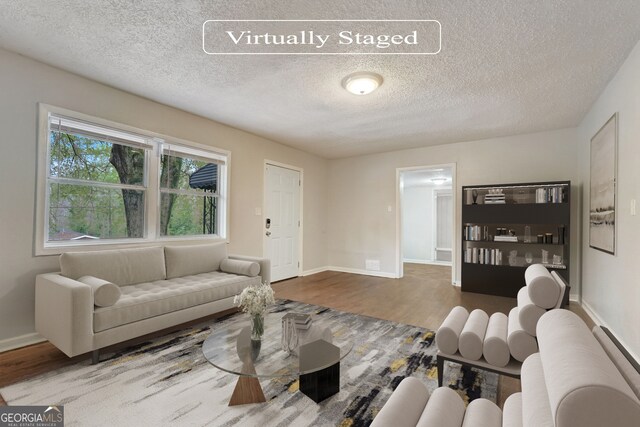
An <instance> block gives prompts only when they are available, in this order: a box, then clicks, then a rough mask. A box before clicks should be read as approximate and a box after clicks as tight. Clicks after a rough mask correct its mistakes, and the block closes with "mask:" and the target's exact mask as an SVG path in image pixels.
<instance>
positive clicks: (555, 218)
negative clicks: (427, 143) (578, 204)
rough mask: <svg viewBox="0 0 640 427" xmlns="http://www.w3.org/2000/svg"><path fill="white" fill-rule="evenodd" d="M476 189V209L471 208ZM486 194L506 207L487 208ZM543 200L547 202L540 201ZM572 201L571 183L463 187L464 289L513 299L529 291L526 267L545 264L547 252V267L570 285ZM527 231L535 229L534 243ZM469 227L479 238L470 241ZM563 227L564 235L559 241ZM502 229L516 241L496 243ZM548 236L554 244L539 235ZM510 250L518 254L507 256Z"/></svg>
mask: <svg viewBox="0 0 640 427" xmlns="http://www.w3.org/2000/svg"><path fill="white" fill-rule="evenodd" d="M540 189H543V190H540ZM474 190H475V194H476V196H477V198H476V202H477V204H473V193H474ZM487 195H489V196H488V197H487V200H488V199H491V198H493V199H494V200H495V198H498V199H500V198H501V195H504V203H492V204H485V203H484V200H485V199H484V198H485V196H487ZM545 195H546V196H548V198H549V201H547V202H542V201H541V199H542V198H544V196H545ZM536 197H539V198H538V202H537V203H536ZM570 200H571V182H570V181H552V182H533V183H518V184H496V185H473V186H464V187H462V276H461V282H462V290H463V291H464V292H475V293H482V294H490V295H498V296H505V297H512V298H514V297H516V295H517V293H518V291H519V290H520V288H522V287H523V286H525V281H524V271H525V270H526V268H527V267H528V266H529V265H530V264H536V263H541V262H542V261H543V260H542V251H543V250H545V251H548V252H549V259H548V261H547V263H545V266H546V267H547V268H549V270H550V271H556V272H557V273H558V274H559V275H560V276H562V277H563V278H564V279H565V281H566V282H567V283H569V270H570V259H571V257H570V236H571V227H570V219H571V205H570ZM526 226H529V227H530V229H531V241H530V242H525V241H524V239H525V227H526ZM468 227H475V228H476V231H478V230H480V236H475V239H472V240H469V239H467V237H468V236H467V232H468V231H469V230H468ZM478 227H479V228H478ZM562 227H563V228H564V235H563V236H560V233H561V230H562ZM498 228H503V229H504V228H506V229H507V230H508V231H510V232H512V233H513V234H515V235H516V236H517V238H518V241H517V242H502V241H494V240H493V239H494V237H495V235H496V233H497V232H498V231H497V229H498ZM546 233H552V235H553V238H552V241H553V243H549V242H547V243H544V242H543V243H538V242H537V235H538V234H542V235H544V234H546ZM474 251H475V252H476V255H477V257H474ZM511 251H516V256H515V257H510V256H509V254H510V252H511ZM500 254H502V258H501V260H500ZM527 255H529V256H527ZM554 255H556V256H560V257H561V264H559V265H554V264H553V256H554ZM480 258H483V259H482V260H481V259H480ZM527 259H530V260H531V262H528V261H527ZM485 260H488V263H483V261H485Z"/></svg>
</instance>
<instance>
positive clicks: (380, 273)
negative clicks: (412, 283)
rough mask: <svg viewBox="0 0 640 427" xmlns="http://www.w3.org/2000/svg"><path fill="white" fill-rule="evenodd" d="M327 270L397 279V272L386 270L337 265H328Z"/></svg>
mask: <svg viewBox="0 0 640 427" xmlns="http://www.w3.org/2000/svg"><path fill="white" fill-rule="evenodd" d="M327 270H331V271H338V272H340V273H353V274H362V275H364V276H375V277H386V278H387V279H397V278H398V275H397V274H396V273H388V272H386V271H372V270H361V269H359V268H347V267H336V266H334V265H332V266H329V267H327Z"/></svg>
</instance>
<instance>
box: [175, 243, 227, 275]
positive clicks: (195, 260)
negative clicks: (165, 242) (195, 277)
mask: <svg viewBox="0 0 640 427" xmlns="http://www.w3.org/2000/svg"><path fill="white" fill-rule="evenodd" d="M164 255H165V259H166V263H167V279H175V278H176V277H182V276H188V275H192V274H201V273H209V272H211V271H217V270H220V262H221V261H222V260H223V259H225V258H227V244H226V243H225V242H220V243H212V244H207V245H191V246H166V247H165V248H164Z"/></svg>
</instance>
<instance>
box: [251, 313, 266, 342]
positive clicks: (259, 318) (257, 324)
mask: <svg viewBox="0 0 640 427" xmlns="http://www.w3.org/2000/svg"><path fill="white" fill-rule="evenodd" d="M262 335H264V314H252V315H251V340H252V341H262Z"/></svg>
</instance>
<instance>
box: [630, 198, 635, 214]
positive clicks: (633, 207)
mask: <svg viewBox="0 0 640 427" xmlns="http://www.w3.org/2000/svg"><path fill="white" fill-rule="evenodd" d="M631 215H633V216H635V215H636V199H631Z"/></svg>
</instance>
